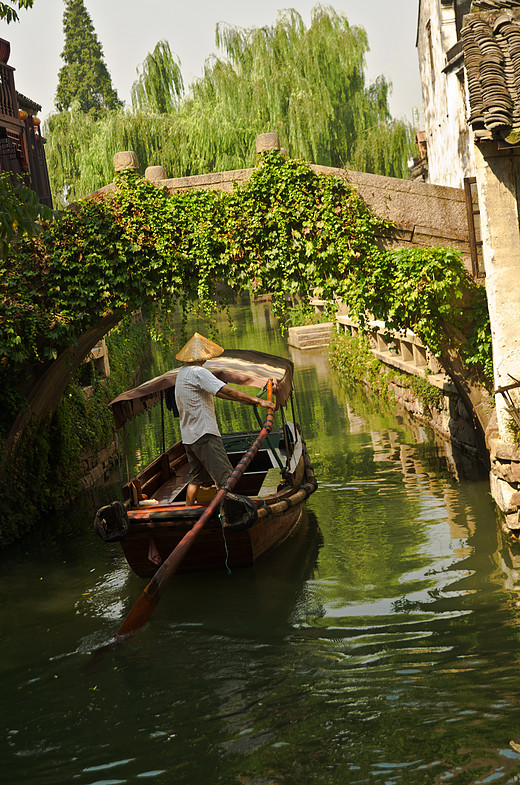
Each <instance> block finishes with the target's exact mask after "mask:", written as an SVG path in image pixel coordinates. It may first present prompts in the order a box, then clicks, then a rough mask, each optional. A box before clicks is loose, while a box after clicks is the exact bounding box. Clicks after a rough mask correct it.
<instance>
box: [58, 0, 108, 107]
mask: <svg viewBox="0 0 520 785" xmlns="http://www.w3.org/2000/svg"><path fill="white" fill-rule="evenodd" d="M63 30H64V33H65V46H64V49H63V52H62V53H61V56H62V58H63V60H64V61H65V65H64V66H62V68H61V70H60V72H59V76H58V87H57V90H56V106H57V108H58V110H59V111H60V112H61V111H64V110H67V109H70V107H71V106H72V105H73V104H74V103H75V102H77V103H78V104H79V106H80V107H81V111H82V112H85V113H87V112H94V113H96V112H99V111H100V110H102V109H115V108H117V107H119V106H121V105H122V104H121V101H119V99H118V97H117V93H116V91H115V90H114V88H113V87H112V80H111V79H110V74H109V73H108V69H107V67H106V65H105V62H104V59H103V50H102V48H101V44H100V43H99V40H98V37H97V35H96V33H95V31H94V26H93V24H92V21H91V19H90V16H89V14H88V12H87V10H86V8H85V5H84V3H83V0H65V11H64V14H63Z"/></svg>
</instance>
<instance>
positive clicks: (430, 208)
mask: <svg viewBox="0 0 520 785" xmlns="http://www.w3.org/2000/svg"><path fill="white" fill-rule="evenodd" d="M263 136H266V137H267V136H269V137H270V136H273V135H272V134H262V137H263ZM269 149H272V148H269ZM310 166H311V168H312V169H313V170H314V171H315V172H318V173H319V174H324V175H335V176H336V177H341V178H342V179H344V180H346V181H347V182H348V183H350V184H351V185H353V186H354V187H355V188H356V190H357V192H358V194H359V195H360V197H361V198H362V199H363V200H364V202H365V203H366V204H367V205H368V207H369V208H370V209H371V210H372V212H373V213H374V214H376V215H378V216H380V217H381V218H385V219H386V220H388V221H390V222H392V223H393V224H394V227H393V228H392V229H391V230H390V231H388V232H387V233H385V234H384V235H381V236H380V237H379V241H380V242H381V245H382V246H383V247H386V248H417V247H418V248H427V247H430V246H433V245H441V246H449V247H451V248H455V249H456V250H458V251H459V252H460V253H461V255H462V258H463V260H464V263H465V265H466V267H467V269H468V271H469V272H470V273H472V274H473V267H474V264H473V262H472V259H471V244H470V230H469V227H468V213H467V202H466V199H467V197H466V194H465V192H464V190H463V189H462V188H449V187H446V186H440V185H430V184H428V183H422V182H418V181H415V180H400V179H399V178H396V177H384V176H383V175H376V174H367V173H364V172H355V171H352V170H346V169H336V168H333V167H328V166H318V165H317V164H311V165H310ZM161 170H162V171H164V170H163V169H162V167H148V169H147V170H146V171H147V177H148V179H150V180H151V181H152V182H154V183H156V185H158V186H161V187H163V188H166V189H167V190H168V191H169V192H170V193H172V194H173V193H179V192H182V191H192V190H195V191H197V190H206V189H207V190H217V191H232V190H233V188H234V187H235V185H243V184H244V183H246V182H247V181H248V180H249V178H250V177H251V174H252V172H253V171H254V169H233V170H230V171H226V172H211V173H209V174H197V175H190V176H187V177H171V178H167V177H165V176H164V177H161V174H162V172H161Z"/></svg>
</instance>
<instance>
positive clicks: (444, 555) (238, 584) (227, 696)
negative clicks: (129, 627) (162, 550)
mask: <svg viewBox="0 0 520 785" xmlns="http://www.w3.org/2000/svg"><path fill="white" fill-rule="evenodd" d="M272 340H275V339H274V338H273V339H272ZM276 340H279V339H276ZM271 350H273V351H276V350H278V352H279V353H286V351H287V350H286V348H284V347H283V345H281V344H278V345H274V346H271ZM295 359H296V360H297V361H302V357H301V356H300V357H296V358H295ZM320 363H321V365H320ZM320 368H321V370H320ZM297 382H298V387H299V389H300V391H304V394H303V395H302V400H301V402H300V404H301V408H302V413H303V416H302V419H303V421H304V422H306V423H307V428H306V429H305V432H306V437H307V442H308V446H309V449H310V452H311V454H312V455H313V461H314V464H315V468H316V473H317V475H318V477H319V481H320V486H319V489H318V491H317V492H316V493H315V494H314V496H313V497H311V499H310V501H309V504H308V515H306V516H305V518H304V520H303V522H302V525H301V527H300V529H299V530H298V532H297V534H296V535H295V536H294V537H293V538H292V539H291V541H290V542H288V543H286V544H285V545H284V546H283V547H282V548H281V549H279V551H278V552H277V553H276V554H274V555H273V556H272V557H271V558H269V559H267V560H265V561H264V562H263V563H260V564H259V565H258V567H257V568H256V569H255V570H245V571H237V572H236V573H234V574H233V575H231V576H228V575H227V574H226V573H225V571H224V569H223V570H222V572H221V573H216V574H213V575H204V576H196V575H182V576H177V577H175V578H174V580H173V582H172V585H171V586H170V587H169V590H168V592H167V593H166V594H165V595H164V597H163V598H162V599H161V602H160V603H159V606H158V608H157V610H156V612H155V614H154V617H153V620H152V622H151V623H150V624H149V625H148V626H147V627H146V628H145V629H144V630H143V631H142V632H141V633H140V634H139V635H137V636H136V637H135V638H133V639H132V640H131V641H129V642H128V643H127V644H125V645H124V646H121V647H119V648H118V649H117V650H115V651H112V652H109V653H108V654H105V655H104V656H102V657H100V658H94V657H92V656H91V654H90V653H89V652H90V651H92V650H93V649H95V648H96V647H98V646H100V645H102V644H103V643H104V642H106V641H107V640H108V639H109V638H110V636H111V635H112V634H113V632H114V631H115V629H116V628H117V626H118V624H119V622H120V621H121V619H122V617H123V616H124V614H125V613H126V612H127V611H128V610H129V608H130V607H131V604H132V603H133V602H134V601H135V600H136V599H137V597H138V596H139V593H140V591H141V590H142V588H143V585H144V584H143V582H142V581H141V580H140V579H138V578H137V577H136V576H133V575H132V574H130V572H129V570H128V568H127V566H126V563H125V562H124V560H123V558H122V557H121V555H120V552H119V549H118V546H117V545H114V546H105V545H103V544H102V543H99V542H97V541H94V539H93V537H92V535H91V534H90V532H88V533H84V534H77V535H75V536H69V537H68V538H66V539H64V540H61V541H60V542H58V543H56V544H49V543H47V544H45V543H44V544H39V545H34V546H31V549H30V550H27V549H28V546H24V547H21V548H17V549H14V550H13V552H10V553H9V554H7V555H6V556H5V557H4V560H3V562H2V571H1V572H2V576H1V578H0V591H1V594H2V610H1V612H0V622H1V625H2V658H1V660H0V678H1V680H2V696H3V697H2V709H1V711H2V717H3V723H4V733H3V734H2V737H3V740H4V742H3V749H2V753H1V754H0V771H2V772H3V775H4V779H3V780H2V781H3V782H6V785H22V784H23V785H25V784H27V785H29V783H30V785H47V783H48V784H49V785H54V784H55V783H58V782H60V783H61V782H67V783H69V782H70V783H73V782H74V783H78V784H79V785H115V784H116V783H141V782H142V783H144V782H150V783H155V784H156V785H159V784H160V785H163V784H164V785H165V784H166V783H172V782H175V783H186V785H188V784H189V785H195V783H204V784H206V783H207V784H208V785H209V784H210V783H211V785H214V784H216V783H222V785H228V784H230V783H237V785H240V784H247V785H270V784H274V783H280V784H282V783H283V784H284V785H307V784H309V785H310V784H314V783H320V785H327V784H328V783H330V784H331V785H336V784H337V785H344V784H345V783H353V784H356V785H357V784H358V783H360V784H361V783H381V785H394V783H395V785H404V784H405V783H410V784H413V785H422V784H423V783H424V784H426V783H428V784H429V783H439V784H440V785H444V783H449V784H450V785H451V784H452V783H453V784H455V783H456V784H457V785H461V784H464V785H468V784H469V783H512V782H516V781H518V776H520V755H519V754H517V753H516V752H514V751H513V750H512V749H511V747H510V746H509V742H510V740H515V739H516V740H517V741H519V742H520V705H519V696H518V684H519V663H518V655H519V652H520V636H519V625H518V619H519V616H518V614H519V607H518V604H519V596H518V590H519V578H518V575H519V573H518V570H519V569H520V559H519V557H518V553H515V549H514V547H509V546H507V545H506V544H504V543H502V541H501V537H500V534H497V532H499V528H498V527H497V525H496V521H495V512H494V507H493V504H492V502H491V499H490V497H489V486H488V483H487V481H486V480H485V479H478V478H475V477H474V476H471V475H469V474H468V466H463V465H461V464H460V463H457V461H456V460H455V459H454V458H453V456H452V455H450V454H448V455H446V454H445V452H444V450H443V449H441V447H439V445H437V444H436V443H435V441H434V440H432V437H431V434H428V433H427V432H425V431H424V430H423V429H420V428H418V427H417V426H414V425H413V424H410V423H408V422H406V421H405V420H403V419H402V418H396V417H395V416H392V415H389V414H383V413H381V412H380V411H379V410H378V409H377V408H376V406H375V404H374V403H370V402H367V401H366V400H365V399H364V398H363V397H362V396H361V395H360V394H359V393H357V394H352V395H351V394H350V393H349V394H348V395H346V394H345V393H344V392H342V391H341V390H340V389H339V388H338V387H337V385H336V384H335V383H334V382H333V381H332V380H331V379H330V378H329V377H328V376H327V371H326V367H325V366H323V361H322V360H319V362H317V365H315V366H313V367H312V368H305V367H301V368H300V369H299V372H298V376H297ZM457 477H458V479H457ZM78 514H79V513H78ZM80 528H82V527H81V526H80ZM24 548H25V550H24ZM26 550H27V552H26Z"/></svg>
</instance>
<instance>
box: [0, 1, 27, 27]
mask: <svg viewBox="0 0 520 785" xmlns="http://www.w3.org/2000/svg"><path fill="white" fill-rule="evenodd" d="M33 3H34V0H9V2H7V3H0V19H5V21H6V22H7V24H9V23H10V22H18V21H19V16H18V13H17V11H16V9H17V8H32V6H33Z"/></svg>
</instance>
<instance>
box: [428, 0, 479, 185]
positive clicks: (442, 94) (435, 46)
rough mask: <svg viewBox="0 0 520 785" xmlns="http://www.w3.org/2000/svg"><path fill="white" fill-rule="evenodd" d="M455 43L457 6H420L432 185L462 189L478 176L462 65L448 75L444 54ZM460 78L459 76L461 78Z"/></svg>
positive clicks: (435, 2) (431, 1)
mask: <svg viewBox="0 0 520 785" xmlns="http://www.w3.org/2000/svg"><path fill="white" fill-rule="evenodd" d="M456 42H457V33H456V27H455V11H454V8H453V5H452V4H450V5H446V4H441V2H440V0H420V2H419V18H418V27H417V53H418V58H419V72H420V78H421V88H422V97H423V112H424V125H425V132H426V138H427V143H428V182H430V183H433V184H435V185H447V186H451V187H453V188H462V187H463V186H464V178H465V177H473V176H474V175H475V157H474V150H473V138H472V133H471V130H470V128H469V126H468V124H467V122H466V103H465V87H464V80H463V79H462V80H461V79H460V78H459V75H458V72H459V73H460V72H462V74H463V69H462V61H460V64H459V65H457V66H456V67H455V68H453V69H451V70H449V71H448V72H444V71H443V69H444V68H445V66H446V53H447V52H448V51H449V50H450V49H451V47H452V46H453V45H454V44H456ZM462 74H461V75H462Z"/></svg>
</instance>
